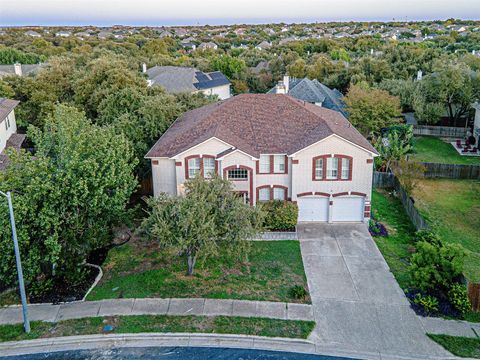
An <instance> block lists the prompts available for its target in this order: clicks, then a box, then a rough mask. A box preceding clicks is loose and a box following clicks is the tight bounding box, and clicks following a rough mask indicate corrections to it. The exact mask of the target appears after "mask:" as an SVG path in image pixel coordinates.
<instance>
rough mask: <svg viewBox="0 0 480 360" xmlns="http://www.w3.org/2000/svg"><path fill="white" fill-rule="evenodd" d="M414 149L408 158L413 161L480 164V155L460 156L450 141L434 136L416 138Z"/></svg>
mask: <svg viewBox="0 0 480 360" xmlns="http://www.w3.org/2000/svg"><path fill="white" fill-rule="evenodd" d="M414 151H415V152H414V154H411V155H409V158H410V159H412V160H415V161H421V162H430V163H439V164H459V165H480V157H469V156H462V155H460V154H459V153H458V152H457V151H456V150H455V149H454V148H453V146H452V145H451V144H450V143H447V142H445V141H443V140H441V139H439V138H436V137H418V138H416V139H415V147H414Z"/></svg>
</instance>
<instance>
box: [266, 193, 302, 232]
mask: <svg viewBox="0 0 480 360" xmlns="http://www.w3.org/2000/svg"><path fill="white" fill-rule="evenodd" d="M261 208H262V210H263V211H264V212H265V220H264V221H265V222H264V227H265V228H266V229H267V230H280V231H286V230H292V229H295V225H297V221H298V207H297V204H295V203H292V202H288V201H280V200H273V201H267V202H265V203H262V205H261Z"/></svg>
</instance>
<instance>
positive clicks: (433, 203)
mask: <svg viewBox="0 0 480 360" xmlns="http://www.w3.org/2000/svg"><path fill="white" fill-rule="evenodd" d="M413 197H414V199H415V206H416V207H417V209H418V210H419V211H420V213H421V214H422V216H424V217H425V218H426V219H427V221H428V223H429V224H430V225H431V226H432V227H433V228H434V229H436V230H437V232H438V234H439V235H440V237H441V238H442V240H444V241H445V242H447V243H458V244H460V245H462V246H463V247H464V248H465V249H466V250H467V256H466V258H465V276H466V277H467V278H468V279H469V280H470V281H472V282H480V232H479V230H480V181H476V180H447V179H435V180H434V179H424V180H422V181H421V182H420V184H419V186H418V187H417V188H416V189H415V190H414V192H413Z"/></svg>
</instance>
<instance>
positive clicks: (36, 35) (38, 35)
mask: <svg viewBox="0 0 480 360" xmlns="http://www.w3.org/2000/svg"><path fill="white" fill-rule="evenodd" d="M25 35H28V36H31V37H37V38H39V37H42V35H40V34H39V33H38V32H36V31H33V30H28V31H26V32H25Z"/></svg>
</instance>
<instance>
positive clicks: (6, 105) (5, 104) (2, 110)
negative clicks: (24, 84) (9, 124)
mask: <svg viewBox="0 0 480 360" xmlns="http://www.w3.org/2000/svg"><path fill="white" fill-rule="evenodd" d="M19 103H20V101H18V100H11V99H5V98H0V123H1V122H2V121H3V120H4V119H5V118H6V117H7V116H8V114H10V112H11V111H12V110H13V109H15V107H16V106H17V105H18V104H19Z"/></svg>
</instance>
